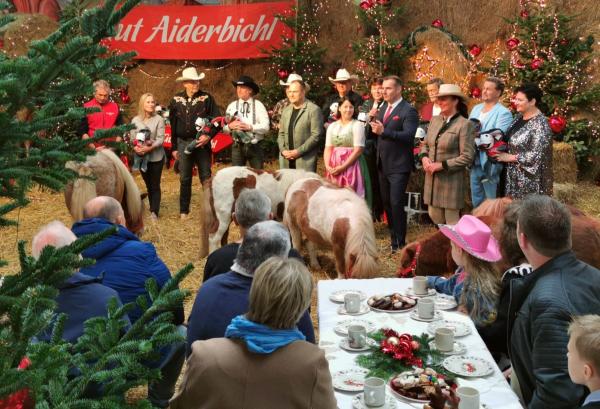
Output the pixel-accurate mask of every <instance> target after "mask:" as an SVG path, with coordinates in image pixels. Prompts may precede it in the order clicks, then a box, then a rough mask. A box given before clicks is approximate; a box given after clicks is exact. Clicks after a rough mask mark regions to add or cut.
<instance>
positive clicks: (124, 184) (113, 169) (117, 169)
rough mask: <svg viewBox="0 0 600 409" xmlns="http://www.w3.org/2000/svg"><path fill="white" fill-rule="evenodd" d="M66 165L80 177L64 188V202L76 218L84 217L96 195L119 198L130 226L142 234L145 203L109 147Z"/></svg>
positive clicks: (138, 233)
mask: <svg viewBox="0 0 600 409" xmlns="http://www.w3.org/2000/svg"><path fill="white" fill-rule="evenodd" d="M65 167H67V168H69V169H71V170H73V171H75V172H77V174H78V175H79V176H80V177H79V178H77V179H75V180H74V181H73V182H70V183H69V184H68V185H67V186H66V187H65V202H66V204H67V208H68V209H69V212H70V213H71V216H72V217H73V220H74V221H79V220H81V219H83V208H84V206H85V204H86V203H87V202H88V201H89V200H91V199H93V198H95V197H96V196H110V197H114V198H115V199H117V200H118V201H119V202H120V203H121V206H123V211H124V212H125V220H126V221H127V228H128V229H129V230H130V231H131V232H133V233H135V234H137V235H141V234H142V232H143V229H144V218H143V203H142V196H141V195H140V190H139V188H138V187H137V184H136V183H135V180H134V179H133V176H131V173H129V169H127V167H125V165H123V162H121V159H119V157H118V156H117V155H115V154H114V152H113V151H111V150H110V149H102V150H99V151H97V152H96V154H95V155H93V156H88V157H87V160H86V161H85V162H67V164H66V165H65Z"/></svg>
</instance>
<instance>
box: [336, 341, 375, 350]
mask: <svg viewBox="0 0 600 409" xmlns="http://www.w3.org/2000/svg"><path fill="white" fill-rule="evenodd" d="M375 345H377V341H375V340H374V339H371V338H367V343H366V344H365V346H364V347H362V348H352V347H351V346H350V343H349V341H348V338H342V340H341V341H340V348H342V349H345V350H346V351H348V352H365V351H368V350H370V349H371V347H373V346H375Z"/></svg>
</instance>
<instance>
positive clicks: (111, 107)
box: [83, 98, 119, 146]
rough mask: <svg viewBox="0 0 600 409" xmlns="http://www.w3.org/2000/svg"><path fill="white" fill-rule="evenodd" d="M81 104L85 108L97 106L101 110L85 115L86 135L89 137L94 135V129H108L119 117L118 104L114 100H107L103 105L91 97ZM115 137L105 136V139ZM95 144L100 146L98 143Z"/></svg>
mask: <svg viewBox="0 0 600 409" xmlns="http://www.w3.org/2000/svg"><path fill="white" fill-rule="evenodd" d="M83 106H84V107H85V108H92V107H98V108H100V109H101V110H102V111H100V112H94V113H92V114H88V115H87V121H88V135H89V136H90V137H92V136H94V132H96V129H108V128H112V127H113V126H115V123H116V122H117V118H118V117H119V106H118V105H117V104H116V103H115V102H112V101H108V102H107V103H105V104H104V105H100V104H99V103H98V101H96V98H92V100H91V101H88V102H86V103H85V104H83ZM115 138H116V137H113V138H107V139H106V140H107V141H108V140H115ZM96 145H97V146H101V145H100V144H96Z"/></svg>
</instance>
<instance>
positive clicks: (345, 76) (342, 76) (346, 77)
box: [329, 68, 358, 82]
mask: <svg viewBox="0 0 600 409" xmlns="http://www.w3.org/2000/svg"><path fill="white" fill-rule="evenodd" d="M356 80H358V75H350V73H349V72H348V70H347V69H345V68H341V69H339V70H337V72H336V73H335V78H331V77H329V81H331V82H342V81H356Z"/></svg>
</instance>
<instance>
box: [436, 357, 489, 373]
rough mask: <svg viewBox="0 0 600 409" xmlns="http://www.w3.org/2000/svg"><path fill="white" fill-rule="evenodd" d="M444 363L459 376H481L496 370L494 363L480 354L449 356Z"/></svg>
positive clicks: (445, 366)
mask: <svg viewBox="0 0 600 409" xmlns="http://www.w3.org/2000/svg"><path fill="white" fill-rule="evenodd" d="M442 365H443V366H444V368H446V369H447V370H449V371H450V372H452V373H455V374H457V375H459V376H468V377H479V376H487V375H489V374H491V373H492V372H494V368H493V366H492V364H491V363H490V362H488V361H486V360H485V359H483V358H480V357H478V356H458V355H454V356H449V357H448V358H446V359H444V362H442Z"/></svg>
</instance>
